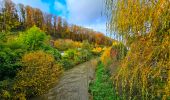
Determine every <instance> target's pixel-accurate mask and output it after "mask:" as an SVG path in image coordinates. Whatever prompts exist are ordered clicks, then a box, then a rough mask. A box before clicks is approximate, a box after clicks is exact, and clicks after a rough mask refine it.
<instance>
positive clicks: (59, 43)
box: [54, 39, 82, 51]
mask: <svg viewBox="0 0 170 100" xmlns="http://www.w3.org/2000/svg"><path fill="white" fill-rule="evenodd" d="M81 46H82V43H80V42H76V41H72V40H69V39H65V40H64V39H58V40H56V41H55V42H54V47H55V48H56V49H58V50H60V51H66V50H68V49H75V48H81Z"/></svg>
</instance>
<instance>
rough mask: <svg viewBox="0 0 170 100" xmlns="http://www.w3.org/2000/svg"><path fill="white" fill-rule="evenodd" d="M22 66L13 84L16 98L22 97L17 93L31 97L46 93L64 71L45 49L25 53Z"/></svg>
mask: <svg viewBox="0 0 170 100" xmlns="http://www.w3.org/2000/svg"><path fill="white" fill-rule="evenodd" d="M22 66H23V67H22V70H21V71H19V72H18V73H17V76H16V78H15V83H14V86H13V88H14V94H16V96H14V98H15V99H20V97H19V96H17V95H21V94H25V96H26V97H30V96H36V95H40V94H42V93H45V92H46V91H48V89H50V88H51V87H52V86H53V85H54V84H55V83H56V82H57V81H58V78H59V76H60V74H61V73H62V69H61V66H60V65H58V64H56V62H55V59H54V57H53V56H52V55H50V54H48V53H44V52H43V51H36V52H32V53H28V54H25V55H24V56H23V57H22ZM28 76H29V77H28Z"/></svg>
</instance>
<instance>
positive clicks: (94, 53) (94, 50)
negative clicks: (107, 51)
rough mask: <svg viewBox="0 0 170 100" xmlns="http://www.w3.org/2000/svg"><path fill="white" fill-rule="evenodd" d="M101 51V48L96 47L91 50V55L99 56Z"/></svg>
mask: <svg viewBox="0 0 170 100" xmlns="http://www.w3.org/2000/svg"><path fill="white" fill-rule="evenodd" d="M102 51H103V50H102V48H101V47H96V48H93V50H92V53H93V55H97V56H99V55H100V54H101V53H102Z"/></svg>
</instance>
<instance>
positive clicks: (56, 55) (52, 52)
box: [41, 45, 61, 61]
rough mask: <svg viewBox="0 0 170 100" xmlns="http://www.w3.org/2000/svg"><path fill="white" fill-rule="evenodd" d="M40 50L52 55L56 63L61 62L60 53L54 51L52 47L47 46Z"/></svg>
mask: <svg viewBox="0 0 170 100" xmlns="http://www.w3.org/2000/svg"><path fill="white" fill-rule="evenodd" d="M41 50H43V51H44V52H46V53H49V54H51V55H53V56H54V58H55V60H57V61H59V60H61V53H60V52H59V51H58V50H57V49H54V48H53V47H51V46H48V45H44V46H43V47H42V49H41Z"/></svg>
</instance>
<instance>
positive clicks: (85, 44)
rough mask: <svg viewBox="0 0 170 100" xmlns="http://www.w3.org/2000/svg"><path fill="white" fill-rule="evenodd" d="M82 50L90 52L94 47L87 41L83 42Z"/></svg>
mask: <svg viewBox="0 0 170 100" xmlns="http://www.w3.org/2000/svg"><path fill="white" fill-rule="evenodd" d="M82 49H87V50H90V49H92V46H91V45H90V44H89V42H88V41H87V40H85V41H83V44H82Z"/></svg>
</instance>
